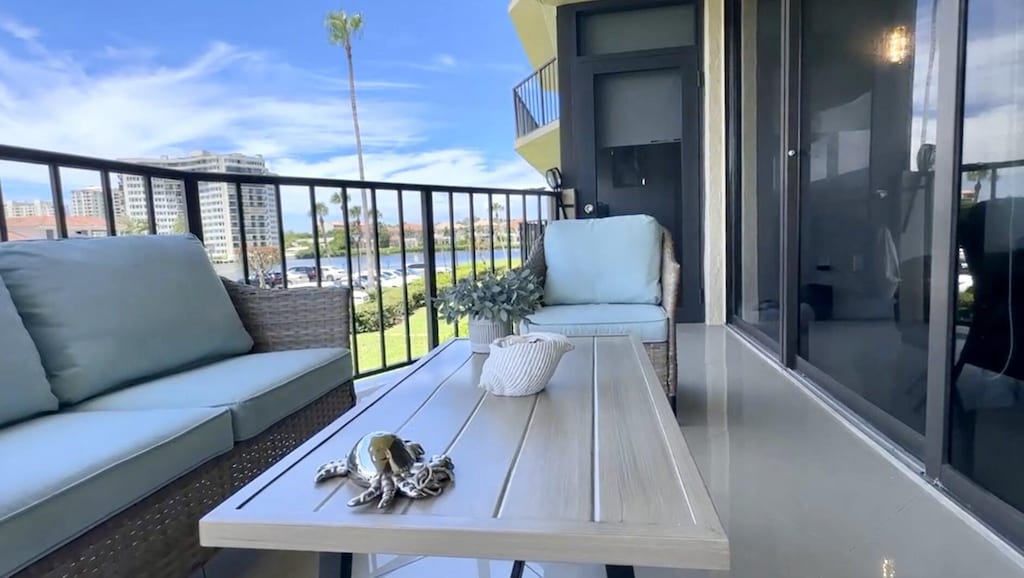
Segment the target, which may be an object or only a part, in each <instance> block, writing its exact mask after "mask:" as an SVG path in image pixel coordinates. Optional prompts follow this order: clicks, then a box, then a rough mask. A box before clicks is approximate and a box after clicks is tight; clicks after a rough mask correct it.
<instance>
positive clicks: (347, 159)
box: [270, 149, 544, 221]
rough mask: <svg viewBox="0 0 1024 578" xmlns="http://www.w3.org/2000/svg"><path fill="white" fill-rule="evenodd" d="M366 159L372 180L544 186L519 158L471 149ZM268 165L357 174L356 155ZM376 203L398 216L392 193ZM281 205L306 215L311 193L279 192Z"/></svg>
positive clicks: (390, 216)
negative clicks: (490, 155)
mask: <svg viewBox="0 0 1024 578" xmlns="http://www.w3.org/2000/svg"><path fill="white" fill-rule="evenodd" d="M364 161H365V164H366V178H367V180H371V181H387V182H393V183H411V184H424V185H442V186H443V185H447V186H466V187H494V188H509V189H525V188H533V187H540V186H544V179H543V178H542V177H541V176H540V174H538V173H537V171H536V170H534V169H533V167H531V166H530V165H528V164H527V163H526V162H525V161H523V160H522V159H519V158H513V160H505V161H499V162H494V161H490V160H489V159H487V158H486V157H485V156H484V155H483V154H482V153H480V152H479V151H474V150H465V149H442V150H433V151H425V152H419V153H410V154H402V153H386V152H383V153H370V154H367V155H365V158H364ZM270 168H271V170H273V171H274V172H276V173H278V174H282V175H301V176H308V177H323V178H337V179H354V178H355V175H357V174H358V168H357V159H356V156H355V155H342V156H336V157H331V158H329V159H325V160H321V161H314V162H307V161H303V160H299V159H287V158H285V159H278V160H275V161H273V162H272V163H271V167H270ZM439 190H441V189H439ZM321 194H326V192H324V193H321ZM353 202H358V200H355V201H353ZM479 203H480V201H477V204H479ZM378 205H379V210H380V211H381V212H383V213H384V215H385V220H387V221H396V220H397V215H398V208H397V199H396V196H395V195H394V193H390V192H389V193H382V194H381V196H380V200H379V203H378ZM481 206H482V205H481ZM282 207H283V211H284V212H285V213H287V214H292V215H306V214H307V213H308V212H309V199H308V197H307V196H305V195H301V194H282ZM407 210H409V209H408V208H407ZM418 210H419V209H418V208H416V209H415V211H417V212H414V213H413V214H411V215H410V217H407V220H415V221H418V220H419V214H418ZM531 210H532V209H531Z"/></svg>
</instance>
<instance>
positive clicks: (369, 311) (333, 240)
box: [0, 145, 561, 376]
mask: <svg viewBox="0 0 1024 578" xmlns="http://www.w3.org/2000/svg"><path fill="white" fill-rule="evenodd" d="M14 164H18V165H19V168H20V169H21V170H20V171H19V174H24V173H25V167H27V166H28V167H31V166H35V167H38V168H39V170H40V171H42V170H45V171H46V173H45V174H44V173H41V174H40V175H39V177H38V179H37V180H38V181H39V182H48V183H49V186H48V189H49V191H48V195H47V196H48V198H47V199H45V200H40V199H35V200H36V201H39V202H38V203H35V204H33V205H32V206H33V207H36V208H38V207H46V209H43V210H41V212H42V213H43V216H44V217H46V219H43V220H45V221H47V224H45V225H40V224H39V221H40V219H38V218H33V219H29V220H30V221H31V224H30V225H28V226H23V225H21V224H19V223H20V222H21V221H23V220H25V219H24V218H23V217H19V216H16V215H15V214H11V213H12V211H14V210H17V211H22V212H23V211H24V210H26V209H24V207H25V206H26V205H25V203H24V202H23V201H17V200H15V198H16V197H20V198H22V199H23V198H25V197H26V196H31V195H32V194H34V192H33V190H32V189H33V187H28V190H27V192H26V191H14V190H13V188H12V187H11V183H12V182H15V181H11V180H10V179H7V180H5V176H4V172H5V168H10V167H11V166H13V165H14ZM69 172H70V173H71V174H72V175H73V177H74V180H75V181H78V182H82V181H90V182H89V183H87V184H88V185H93V186H95V185H96V184H98V185H99V194H100V197H101V198H100V199H99V200H101V201H102V202H100V203H94V205H90V206H94V207H96V208H95V212H94V213H92V214H90V215H81V214H76V213H77V209H76V207H77V206H78V204H77V203H76V204H73V205H72V206H71V210H70V211H69V210H68V209H69V205H68V203H67V199H68V195H69V193H68V192H67V191H68V189H69V182H70V179H69V178H67V177H68V173H69ZM23 179H24V177H21V179H19V180H18V181H16V182H18V183H23V182H24V181H23ZM154 181H156V182H157V183H158V185H159V189H160V190H161V192H162V195H163V197H162V198H163V199H164V201H162V202H161V205H160V206H159V207H158V206H157V203H156V201H155V199H156V197H155V195H154ZM138 182H141V186H138V187H135V188H133V186H132V184H133V183H135V184H138ZM83 184H84V183H83ZM5 185H6V188H5ZM218 187H221V188H220V189H218ZM35 190H39V187H35ZM78 193H79V191H78V190H75V192H74V193H72V194H73V195H74V194H78ZM214 193H216V194H214ZM168 195H171V196H175V195H177V197H178V202H175V203H170V204H168V203H167V202H166V197H167V196H168ZM211 195H212V197H211ZM217 195H221V196H222V197H223V198H220V197H217ZM211 198H213V201H211ZM364 198H365V199H366V200H365V203H364V201H363V199H364ZM218 199H219V200H218ZM204 200H205V201H206V203H205V204H204ZM19 202H21V203H22V205H21V208H18V207H19V205H18V203H19ZM558 203H559V199H558V197H557V195H555V193H553V192H551V191H545V190H520V189H498V188H481V187H463V186H436V185H423V184H410V183H387V182H374V181H351V180H341V179H325V178H307V177H291V176H279V175H274V174H248V173H247V174H239V173H204V172H186V171H180V170H176V169H169V168H162V167H154V166H148V165H142V164H135V163H130V162H123V161H112V160H104V159H97V158H91V157H84V156H77V155H69V154H63V153H56V152H50V151H40V150H33V149H25V148H20V147H11V146H4V145H0V241H9V240H17V239H27V238H66V237H69V236H103V235H105V236H112V235H127V234H170V233H179V232H189V233H192V234H193V235H195V236H196V237H198V238H199V239H200V240H202V241H204V244H205V245H206V248H207V252H208V254H209V255H210V258H211V261H213V262H214V266H215V268H217V270H218V272H219V273H220V274H221V275H222V276H225V277H228V278H232V279H235V280H240V281H244V282H246V283H251V284H259V285H262V286H267V287H273V288H280V289H282V290H286V289H287V288H288V287H290V286H314V285H315V286H327V285H335V286H346V287H349V288H351V289H352V290H353V300H352V304H351V308H352V310H351V314H352V320H353V321H352V328H353V332H352V333H353V341H352V349H353V360H354V363H355V367H356V374H357V375H358V376H366V375H371V374H374V373H379V372H382V371H387V370H391V369H394V368H396V367H401V366H403V365H406V364H408V363H411V362H413V361H414V360H415V359H417V358H418V357H420V356H422V355H423V354H425V353H426V352H427V351H429V350H430V349H432V348H434V347H436V346H437V345H438V343H439V342H441V341H443V340H444V339H447V338H448V337H450V336H458V335H460V334H461V333H462V332H463V331H464V328H460V327H459V326H458V325H455V326H451V325H448V324H444V323H442V322H441V320H440V319H439V317H438V315H437V312H436V310H435V308H434V307H433V303H434V301H435V299H436V297H437V295H438V291H439V290H440V289H443V288H444V287H446V286H448V285H451V284H453V283H455V282H456V281H457V280H458V279H459V278H460V277H463V276H465V275H476V274H477V272H480V271H484V270H489V271H498V270H501V269H505V268H512V267H515V266H517V265H518V264H519V263H520V262H521V261H525V259H526V258H527V257H528V255H529V249H530V244H531V243H532V242H533V241H534V240H535V239H537V238H538V237H539V234H540V233H541V232H542V231H543V230H544V227H545V226H546V224H547V223H548V221H549V220H551V219H556V218H558V215H559V213H560V212H561V211H560V207H559V206H558ZM100 205H102V206H100ZM7 206H10V207H11V208H12V211H7V213H8V214H5V207H7ZM130 206H134V207H135V212H134V214H136V215H144V216H143V217H139V218H133V213H132V211H131V210H130V209H128V207H130ZM168 206H174V207H177V208H176V209H168V208H167V207H168ZM169 210H173V211H175V214H167V211H169ZM247 211H248V213H247ZM335 211H336V212H335ZM289 215H290V216H291V217H292V219H291V222H289V220H287V219H286V216H289ZM484 215H486V216H484ZM307 217H308V218H307ZM297 218H298V219H300V220H296V219H297ZM140 219H142V220H144V222H139V220H140ZM158 221H159V222H160V223H164V225H160V226H158ZM168 222H174V223H175V226H167V225H166V223H168ZM299 222H301V225H297V224H296V223H299ZM178 223H180V225H178ZM328 225H329V226H328ZM44 229H45V230H44Z"/></svg>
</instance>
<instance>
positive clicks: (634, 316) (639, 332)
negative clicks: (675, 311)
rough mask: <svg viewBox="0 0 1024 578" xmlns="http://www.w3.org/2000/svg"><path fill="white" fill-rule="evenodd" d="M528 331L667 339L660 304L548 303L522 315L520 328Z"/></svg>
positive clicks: (651, 340)
mask: <svg viewBox="0 0 1024 578" xmlns="http://www.w3.org/2000/svg"><path fill="white" fill-rule="evenodd" d="M531 331H546V332H551V333H561V334H562V335H568V336H570V337H575V336H583V335H636V336H637V337H639V338H640V340H641V341H643V342H644V343H662V342H665V341H668V313H665V310H664V309H662V307H661V306H660V305H621V304H619V305H616V304H601V305H551V306H548V307H542V308H541V309H540V310H538V311H537V312H535V313H533V314H532V315H530V316H529V317H527V318H526V320H525V321H524V322H523V332H524V333H529V332H531Z"/></svg>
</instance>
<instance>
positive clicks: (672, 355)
mask: <svg viewBox="0 0 1024 578" xmlns="http://www.w3.org/2000/svg"><path fill="white" fill-rule="evenodd" d="M661 238H662V241H661V305H662V307H664V308H665V312H666V313H668V360H667V363H668V383H666V384H665V385H666V387H665V389H666V391H667V392H668V394H669V395H670V396H674V395H675V394H676V380H677V376H676V359H677V357H676V305H677V303H678V302H679V272H680V267H679V262H678V261H676V250H675V244H674V243H673V242H672V234H671V233H669V232H668V230H667V229H663V232H662V234H661Z"/></svg>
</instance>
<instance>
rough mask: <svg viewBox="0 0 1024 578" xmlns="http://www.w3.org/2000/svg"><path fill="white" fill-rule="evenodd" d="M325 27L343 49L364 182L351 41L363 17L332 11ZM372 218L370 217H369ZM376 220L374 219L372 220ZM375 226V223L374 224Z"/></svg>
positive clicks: (365, 231) (366, 232)
mask: <svg viewBox="0 0 1024 578" xmlns="http://www.w3.org/2000/svg"><path fill="white" fill-rule="evenodd" d="M324 24H325V26H326V27H327V39H328V41H329V42H330V43H331V44H333V45H334V46H341V47H343V48H344V49H345V59H346V62H347V63H348V96H349V101H350V102H351V104H352V128H353V129H354V131H355V136H356V157H357V159H358V162H359V180H360V181H365V180H366V172H365V171H364V169H363V139H362V136H361V135H360V133H359V110H358V107H357V106H356V77H355V72H354V71H353V69H352V40H353V39H355V38H358V37H359V36H360V35H361V34H362V32H363V15H362V14H360V13H358V12H357V13H355V14H348V13H346V12H345V11H344V10H333V11H331V12H328V13H327V19H326V20H325V22H324ZM360 193H361V194H362V199H363V203H362V204H363V206H364V207H367V206H369V205H368V204H367V202H366V189H362V190H361V191H360ZM371 217H372V215H371ZM374 220H376V219H374ZM374 226H376V223H374ZM370 231H371V229H370V228H369V226H368V224H367V223H363V242H365V243H367V252H369V248H370V245H369V242H370ZM374 277H376V271H374V269H373V259H370V278H371V279H372V278H374Z"/></svg>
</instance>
